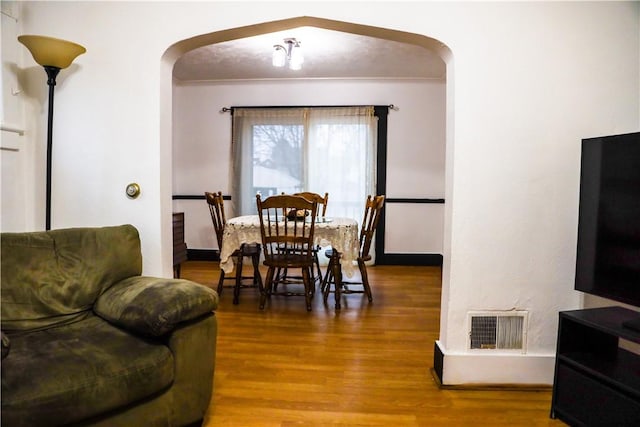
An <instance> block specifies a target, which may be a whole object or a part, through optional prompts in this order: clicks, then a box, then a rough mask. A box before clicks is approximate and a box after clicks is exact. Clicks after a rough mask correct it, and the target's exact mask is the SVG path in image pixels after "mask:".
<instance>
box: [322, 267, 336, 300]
mask: <svg viewBox="0 0 640 427" xmlns="http://www.w3.org/2000/svg"><path fill="white" fill-rule="evenodd" d="M332 280H333V257H331V258H330V259H329V265H328V266H327V271H326V272H325V273H324V279H322V284H321V285H320V291H321V292H322V296H323V298H324V302H325V303H326V302H327V298H329V292H330V290H331V281H332Z"/></svg>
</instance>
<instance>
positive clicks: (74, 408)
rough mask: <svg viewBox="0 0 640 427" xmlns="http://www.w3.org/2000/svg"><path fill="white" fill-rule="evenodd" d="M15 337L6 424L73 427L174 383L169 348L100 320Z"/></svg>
mask: <svg viewBox="0 0 640 427" xmlns="http://www.w3.org/2000/svg"><path fill="white" fill-rule="evenodd" d="M10 337H11V352H10V353H9V355H8V357H7V358H6V359H4V360H3V361H2V390H1V391H2V425H7V426H38V425H48V426H53V425H61V424H67V423H72V422H75V421H78V420H81V419H83V418H87V417H89V416H94V415H98V414H100V413H103V412H106V411H109V410H111V409H115V408H118V407H120V406H122V405H129V404H133V403H134V402H136V401H138V400H140V399H144V398H145V397H147V396H151V395H154V394H156V393H159V392H161V391H162V390H164V389H166V388H168V387H169V386H170V385H171V383H172V381H173V368H174V361H173V355H172V353H171V351H170V350H169V348H168V347H167V346H165V345H164V344H162V343H161V342H156V341H153V340H141V339H140V338H139V337H135V336H133V335H130V334H129V333H127V332H125V331H123V330H120V329H118V328H116V327H114V326H113V325H110V324H109V323H108V322H106V321H104V320H102V319H100V318H99V317H97V316H95V315H92V316H90V317H89V318H87V319H86V320H83V321H80V322H76V323H73V324H70V325H64V326H59V327H54V328H49V329H46V330H42V331H37V332H29V333H21V334H17V335H11V336H10Z"/></svg>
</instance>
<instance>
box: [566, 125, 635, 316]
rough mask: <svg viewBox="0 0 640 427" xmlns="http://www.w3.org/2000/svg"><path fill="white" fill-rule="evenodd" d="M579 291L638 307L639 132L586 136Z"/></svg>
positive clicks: (581, 183)
mask: <svg viewBox="0 0 640 427" xmlns="http://www.w3.org/2000/svg"><path fill="white" fill-rule="evenodd" d="M575 289H577V290H579V291H582V292H587V293H590V294H594V295H598V296H601V297H604V298H609V299H613V300H616V301H619V302H623V303H626V304H631V305H634V306H640V133H631V134H624V135H614V136H606V137H600V138H589V139H583V140H582V161H581V172H580V208H579V220H578V247H577V260H576V281H575Z"/></svg>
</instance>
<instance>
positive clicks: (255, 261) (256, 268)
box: [251, 254, 262, 292]
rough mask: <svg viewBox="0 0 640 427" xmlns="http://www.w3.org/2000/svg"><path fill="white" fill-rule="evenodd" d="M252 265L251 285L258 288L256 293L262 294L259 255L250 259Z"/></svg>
mask: <svg viewBox="0 0 640 427" xmlns="http://www.w3.org/2000/svg"><path fill="white" fill-rule="evenodd" d="M251 262H252V263H253V283H254V284H255V285H257V286H258V291H260V292H262V275H261V274H260V268H259V267H260V254H255V255H253V256H252V257H251Z"/></svg>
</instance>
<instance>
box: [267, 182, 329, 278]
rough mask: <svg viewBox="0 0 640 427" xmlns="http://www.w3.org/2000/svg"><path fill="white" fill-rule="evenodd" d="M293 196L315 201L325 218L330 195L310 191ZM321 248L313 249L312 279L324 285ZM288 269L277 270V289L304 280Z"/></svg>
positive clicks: (319, 212) (319, 211) (320, 213)
mask: <svg viewBox="0 0 640 427" xmlns="http://www.w3.org/2000/svg"><path fill="white" fill-rule="evenodd" d="M293 196H301V197H304V198H305V199H307V200H311V201H315V202H316V203H317V204H318V216H320V217H323V218H324V217H325V216H326V213H327V203H329V193H324V196H321V195H320V194H318V193H313V192H310V191H303V192H300V193H293ZM320 249H321V248H320V246H318V245H316V246H314V248H313V262H314V265H313V267H312V268H311V277H313V280H314V281H315V282H316V283H317V284H318V285H320V284H322V280H323V279H322V269H321V268H320V259H319V257H318V251H320ZM289 273H290V272H289V271H288V269H286V268H284V269H278V270H276V274H275V279H274V286H275V287H276V288H277V287H278V284H279V283H287V282H292V281H297V282H300V281H301V280H302V276H301V275H291V274H289Z"/></svg>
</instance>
